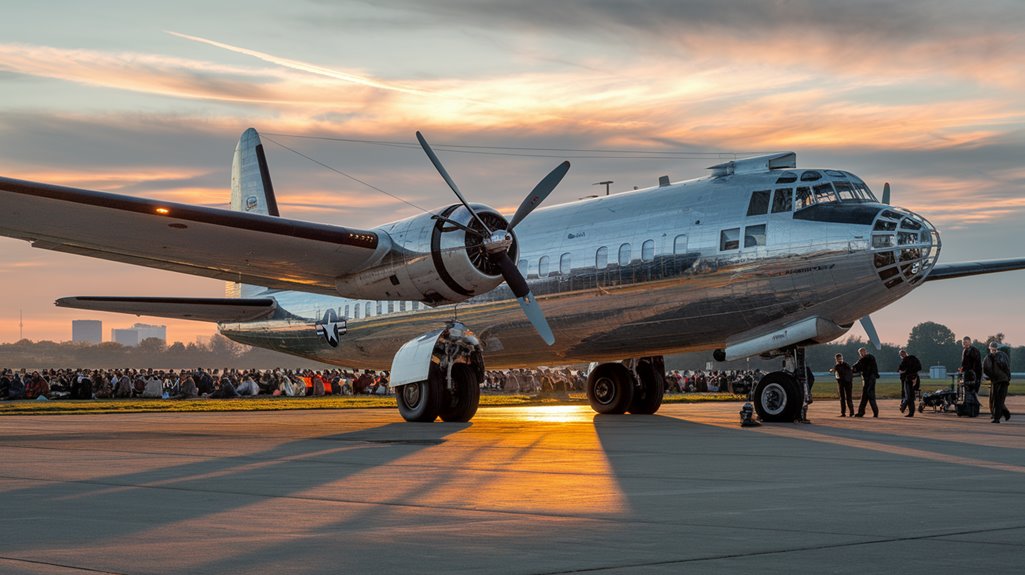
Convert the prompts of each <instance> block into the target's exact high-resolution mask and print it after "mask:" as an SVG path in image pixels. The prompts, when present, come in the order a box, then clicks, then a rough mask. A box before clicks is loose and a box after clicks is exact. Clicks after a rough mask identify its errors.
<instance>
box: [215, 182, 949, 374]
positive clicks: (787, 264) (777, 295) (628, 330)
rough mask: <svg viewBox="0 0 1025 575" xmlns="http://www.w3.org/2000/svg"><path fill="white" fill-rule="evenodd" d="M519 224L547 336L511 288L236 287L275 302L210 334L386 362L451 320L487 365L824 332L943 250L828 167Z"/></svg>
mask: <svg viewBox="0 0 1025 575" xmlns="http://www.w3.org/2000/svg"><path fill="white" fill-rule="evenodd" d="M387 228H388V226H381V227H380V228H378V229H379V230H383V229H387ZM515 235H516V238H517V244H518V249H519V254H518V257H517V260H518V261H517V263H518V267H519V268H520V271H521V273H522V274H523V275H524V276H525V277H526V278H527V281H528V284H529V285H530V288H531V291H532V292H533V293H534V294H535V295H536V296H537V298H538V301H539V302H540V305H541V307H542V308H543V310H544V313H545V315H546V316H547V318H548V321H549V323H550V325H551V327H552V330H553V332H554V334H555V339H556V343H555V345H553V346H551V347H548V346H546V345H544V343H543V342H541V341H540V339H539V338H538V335H537V334H536V333H535V331H534V330H533V328H532V327H531V326H530V324H529V323H528V322H527V321H526V320H525V318H524V316H523V314H522V312H521V311H520V309H519V307H518V305H517V303H516V301H515V299H514V298H513V296H512V293H511V292H510V290H509V289H508V288H507V287H506V286H505V285H502V286H500V287H499V288H497V289H494V290H492V291H490V292H488V293H484V294H483V295H479V296H475V297H472V298H470V299H468V300H467V301H465V302H463V303H460V304H458V305H441V306H438V307H434V308H428V307H427V306H425V305H423V304H420V303H416V304H414V303H413V302H410V301H404V302H395V301H391V302H388V301H383V302H379V301H370V300H356V299H348V298H335V297H328V296H320V295H310V294H304V293H299V292H284V291H275V292H261V291H252V289H253V288H251V287H250V286H244V288H243V289H248V290H250V291H249V292H247V293H246V295H250V296H253V295H266V296H270V297H273V298H275V299H276V300H277V303H278V306H279V310H280V313H279V314H278V315H277V316H276V317H275V318H274V319H269V320H263V321H258V322H247V323H224V324H219V329H220V331H221V333H223V334H224V335H225V336H227V337H230V338H231V339H234V340H236V341H239V342H242V343H245V344H249V345H255V346H260V347H268V348H272V349H278V350H280V351H284V352H287V353H291V354H295V355H300V356H304V357H308V358H311V359H316V360H319V361H323V362H326V363H332V364H337V365H344V366H359V367H372V368H379V369H386V368H388V367H389V366H390V363H391V360H392V357H393V356H394V354H395V352H396V350H397V349H398V348H399V347H400V346H401V345H402V344H403V343H404V342H406V341H407V340H409V339H411V338H414V337H416V336H418V335H420V334H422V333H425V332H427V331H430V330H433V329H437V328H438V327H441V326H443V325H444V323H445V321H446V320H449V319H452V318H453V317H454V316H457V317H458V319H459V320H460V321H462V322H463V323H465V324H466V325H467V326H469V327H470V328H471V329H473V330H474V331H475V332H476V334H477V336H478V337H479V338H480V340H481V342H482V343H483V345H484V350H485V358H486V360H487V364H488V366H489V367H493V368H506V367H517V366H527V365H558V364H566V363H575V362H590V361H614V360H620V359H623V358H628V357H637V356H647V355H657V354H667V353H676V352H683V351H696V350H710V349H717V348H723V347H724V346H727V345H729V344H730V343H731V342H737V341H741V340H745V339H750V338H754V337H758V336H760V335H764V334H771V333H772V332H774V331H775V330H779V329H782V328H785V327H786V326H788V325H790V324H793V323H794V322H798V321H800V320H803V319H806V318H809V317H815V318H818V320H819V321H820V325H824V326H826V328H825V329H820V331H819V333H818V334H817V337H818V339H817V340H819V339H820V340H821V341H828V340H831V339H834V338H835V337H838V336H839V335H842V334H843V333H845V332H846V331H847V329H849V328H850V327H851V325H852V324H853V322H855V321H856V320H858V319H859V318H861V317H863V316H865V315H867V314H869V313H871V312H873V311H876V310H878V309H880V308H882V307H885V306H886V305H888V304H890V303H891V302H893V301H895V300H897V299H899V298H900V297H902V296H904V295H906V294H907V293H908V292H910V291H911V290H912V289H914V288H915V287H917V286H918V285H920V284H921V280H923V279H924V277H925V276H926V275H927V274H928V272H929V270H930V269H931V267H932V265H933V264H935V262H936V258H937V256H938V252H939V236H938V234H937V233H936V231H935V229H934V228H933V227H932V226H931V225H930V224H929V223H928V222H927V221H925V220H924V219H923V218H921V217H920V216H917V215H915V214H913V213H911V212H909V211H906V210H901V209H899V208H892V207H889V206H885V205H882V204H880V203H878V202H877V201H876V200H875V198H874V197H873V196H872V195H871V192H869V191H868V188H867V186H865V185H864V183H863V182H862V181H861V180H860V179H858V178H857V177H856V176H854V175H852V174H850V173H848V172H840V171H836V170H804V169H790V170H778V169H774V170H763V171H759V172H754V173H735V174H728V175H719V176H713V177H706V178H700V179H696V180H690V181H686V182H681V183H675V184H670V185H665V186H660V187H656V188H649V189H645V190H636V191H632V192H624V193H620V194H615V195H611V196H603V197H598V198H593V199H586V200H581V201H577V202H572V203H568V204H562V205H557V206H552V207H548V208H540V209H538V210H536V211H535V212H534V213H533V214H532V215H531V217H530V218H528V219H526V220H524V222H523V223H522V224H521V225H520V226H518V227H517V228H516V230H515ZM256 289H259V288H256ZM357 308H358V311H357ZM328 310H333V311H334V313H335V315H337V317H338V318H339V322H338V323H341V324H344V328H343V329H338V330H335V326H336V325H337V324H336V323H331V324H330V327H331V331H330V333H331V334H332V335H334V334H335V333H337V334H338V337H337V341H336V342H332V341H330V340H331V339H332V338H328V337H325V333H328V330H326V329H325V328H324V326H323V325H320V326H319V329H318V325H317V324H318V323H319V324H324V323H326V322H327V319H328V318H326V315H327V311H328ZM342 320H344V321H342ZM327 323H330V322H327ZM332 343H337V345H332Z"/></svg>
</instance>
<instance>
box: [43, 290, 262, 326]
mask: <svg viewBox="0 0 1025 575" xmlns="http://www.w3.org/2000/svg"><path fill="white" fill-rule="evenodd" d="M55 303H56V305H57V307H71V308H76V309H88V310H93V311H109V312H114V313H129V314H133V315H149V316H154V317H166V318H171V319H190V320H194V321H212V322H218V323H220V322H244V321H253V320H257V319H263V318H266V317H270V316H271V315H273V314H274V312H275V310H277V309H278V304H277V302H275V301H274V300H273V299H271V298H244V299H238V298H190V297H90V296H82V297H63V298H60V299H59V300H57V301H56V302H55Z"/></svg>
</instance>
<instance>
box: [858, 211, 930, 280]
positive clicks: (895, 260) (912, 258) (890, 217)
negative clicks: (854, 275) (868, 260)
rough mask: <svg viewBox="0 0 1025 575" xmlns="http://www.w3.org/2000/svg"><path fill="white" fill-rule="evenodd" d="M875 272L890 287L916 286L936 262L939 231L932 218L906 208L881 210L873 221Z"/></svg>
mask: <svg viewBox="0 0 1025 575" xmlns="http://www.w3.org/2000/svg"><path fill="white" fill-rule="evenodd" d="M872 252H873V261H874V262H875V267H876V273H878V274H879V279H880V280H881V281H882V282H883V285H885V286H886V287H887V288H895V287H897V286H899V285H901V284H908V285H911V286H913V285H916V284H918V283H919V282H920V281H922V279H924V278H925V276H927V275H929V271H930V270H932V267H933V266H934V265H936V259H937V258H939V255H940V234H939V232H937V231H936V227H935V226H933V225H932V224H931V223H929V220H927V219H925V218H923V217H922V216H920V215H918V214H916V213H914V212H912V211H910V210H905V209H903V208H895V207H888V208H885V209H883V210H880V211H879V213H878V214H877V215H876V218H875V221H874V222H873V223H872Z"/></svg>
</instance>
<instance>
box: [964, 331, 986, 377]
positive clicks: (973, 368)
mask: <svg viewBox="0 0 1025 575" xmlns="http://www.w3.org/2000/svg"><path fill="white" fill-rule="evenodd" d="M961 347H962V348H963V349H962V350H961V367H960V368H958V371H959V372H961V373H962V374H964V373H966V372H969V371H970V372H972V373H973V374H975V376H974V377H972V378H971V379H972V380H973V381H975V382H976V383H978V382H980V381H982V354H980V353H979V350H978V348H976V347H975V346H974V345H972V338H970V337H968V336H967V335H966V336H964V338H962V339H961ZM968 379H969V378H967V377H965V381H968Z"/></svg>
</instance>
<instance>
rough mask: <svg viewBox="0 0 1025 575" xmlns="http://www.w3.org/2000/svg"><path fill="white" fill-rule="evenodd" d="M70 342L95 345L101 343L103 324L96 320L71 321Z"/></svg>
mask: <svg viewBox="0 0 1025 575" xmlns="http://www.w3.org/2000/svg"><path fill="white" fill-rule="evenodd" d="M71 341H72V342H74V343H89V344H93V345H96V344H98V343H100V342H102V341H103V322H102V321H100V320H98V319H76V320H72V321H71Z"/></svg>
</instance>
